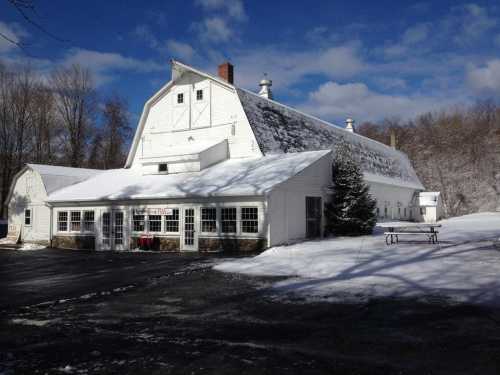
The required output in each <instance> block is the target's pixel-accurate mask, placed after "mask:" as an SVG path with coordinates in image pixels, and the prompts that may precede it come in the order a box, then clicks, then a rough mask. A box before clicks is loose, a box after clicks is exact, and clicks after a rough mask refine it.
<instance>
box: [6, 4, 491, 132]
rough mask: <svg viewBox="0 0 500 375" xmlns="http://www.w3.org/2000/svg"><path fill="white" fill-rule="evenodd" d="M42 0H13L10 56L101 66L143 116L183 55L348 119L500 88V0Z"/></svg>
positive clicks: (453, 102) (105, 88)
mask: <svg viewBox="0 0 500 375" xmlns="http://www.w3.org/2000/svg"><path fill="white" fill-rule="evenodd" d="M312 4H313V3H312V2H306V1H272V2H271V1H255V0H254V1H248V2H245V1H242V0H232V1H229V0H184V1H174V0H170V1H132V0H129V1H102V0H101V1H90V0H87V1H80V2H76V1H63V0H52V1H41V0H40V1H37V2H36V7H37V8H36V9H37V15H35V16H34V19H36V20H37V21H38V22H40V23H41V24H43V25H44V27H45V28H46V29H48V30H49V31H50V32H51V33H53V34H55V35H57V36H59V37H61V38H64V39H67V40H68V41H67V42H59V41H56V40H54V39H52V38H50V37H48V36H47V35H45V34H43V33H41V32H40V31H39V30H37V29H36V28H34V27H32V26H31V25H29V24H27V23H26V22H24V21H23V19H22V18H21V17H20V16H19V14H18V13H16V11H15V10H14V9H12V8H11V6H10V5H9V4H8V3H7V1H4V2H2V3H1V5H0V32H1V33H2V34H4V35H8V36H9V37H10V38H11V39H14V40H16V41H19V42H21V43H23V44H25V49H26V50H27V51H28V53H29V56H27V55H26V54H25V53H23V52H22V51H21V50H19V48H17V47H15V46H13V45H12V44H9V43H8V42H6V41H5V40H2V39H0V59H1V60H3V61H4V62H6V63H10V64H18V63H19V62H21V61H22V60H30V61H31V64H32V65H33V67H35V68H36V69H37V70H39V71H40V72H41V73H42V74H46V73H47V72H49V71H50V69H52V68H53V67H56V66H61V65H67V64H71V63H80V64H82V65H84V66H87V67H89V68H90V69H91V70H92V71H93V73H94V75H95V82H96V84H97V86H98V88H99V92H101V93H102V94H107V93H111V92H117V93H119V94H121V95H122V96H123V97H125V98H126V99H127V100H128V102H129V104H130V111H131V113H132V114H133V117H134V118H133V120H134V121H136V120H137V118H138V116H139V115H140V112H141V110H142V105H143V103H144V102H145V101H146V100H147V99H148V98H149V97H150V96H151V95H152V94H153V93H154V92H155V91H156V90H157V89H158V88H159V87H161V86H162V85H163V84H164V83H165V82H167V81H168V80H169V78H170V70H169V69H170V66H169V63H168V61H169V59H170V58H176V59H179V60H180V61H183V62H185V63H188V64H192V65H194V66H196V67H198V68H200V69H203V70H206V71H209V72H211V73H215V71H216V66H217V65H218V64H219V63H220V62H222V61H223V60H225V59H229V60H230V61H231V62H232V63H233V64H234V65H235V80H236V84H237V85H239V86H242V87H245V88H248V89H251V90H257V88H258V87H257V84H258V81H259V79H260V78H261V77H262V74H263V73H264V72H266V73H268V75H269V77H270V78H271V79H272V80H273V83H274V86H273V88H274V93H275V98H276V99H277V100H278V101H281V102H283V103H286V104H290V105H293V106H296V107H298V108H300V109H302V110H305V111H307V112H310V113H312V114H315V115H317V116H320V117H322V118H324V119H327V120H331V121H334V122H336V123H339V124H341V123H343V121H344V119H345V118H347V117H353V118H354V119H355V120H356V121H357V122H358V123H359V122H363V121H370V120H371V121H377V120H381V119H383V118H394V117H400V118H411V117H413V116H415V115H417V114H419V113H422V112H425V111H429V110H439V109H441V108H450V107H453V106H462V105H464V104H469V103H474V102H475V101H477V100H478V99H484V98H495V99H498V98H500V4H499V3H498V2H494V1H477V2H460V1H432V2H431V1H429V2H412V1H377V2H374V1H349V2H345V1H325V2H314V6H313V5H312Z"/></svg>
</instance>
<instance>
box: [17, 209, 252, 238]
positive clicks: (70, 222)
mask: <svg viewBox="0 0 500 375" xmlns="http://www.w3.org/2000/svg"><path fill="white" fill-rule="evenodd" d="M27 211H29V210H27ZM258 213H259V212H258V208H257V207H242V208H241V217H240V221H241V232H242V233H257V232H258V231H259V215H258ZM27 218H29V219H30V220H31V216H30V214H29V215H28V216H27V215H26V213H25V221H27ZM200 223H201V231H202V232H203V233H216V232H217V208H215V207H203V208H201V218H200ZM162 224H163V228H162ZM219 225H220V230H221V232H222V233H236V229H237V210H236V207H224V208H221V209H220V222H219ZM57 229H58V231H59V232H68V231H69V232H94V229H95V214H94V211H59V212H58V217H57ZM132 230H133V231H134V232H146V231H148V232H155V233H158V232H166V233H179V209H178V208H174V209H172V213H171V214H170V215H145V214H134V215H132Z"/></svg>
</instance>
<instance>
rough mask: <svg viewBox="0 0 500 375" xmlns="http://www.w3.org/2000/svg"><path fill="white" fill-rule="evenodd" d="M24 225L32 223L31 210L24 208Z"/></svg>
mask: <svg viewBox="0 0 500 375" xmlns="http://www.w3.org/2000/svg"><path fill="white" fill-rule="evenodd" d="M24 225H31V210H24Z"/></svg>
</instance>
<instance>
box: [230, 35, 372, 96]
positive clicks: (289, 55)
mask: <svg viewBox="0 0 500 375" xmlns="http://www.w3.org/2000/svg"><path fill="white" fill-rule="evenodd" d="M358 48H359V47H358V44H357V43H351V44H347V45H342V46H336V47H330V48H326V49H320V50H308V51H301V52H296V51H285V50H283V49H280V48H278V47H275V46H268V47H262V48H259V49H256V50H251V51H248V50H246V51H240V52H236V53H234V54H233V56H232V57H233V59H232V61H233V63H234V64H235V79H236V81H237V83H238V85H240V86H243V87H248V88H252V89H253V88H255V87H256V86H257V84H258V82H259V80H260V79H261V78H262V74H263V73H267V74H268V75H269V77H270V78H271V79H272V80H273V81H274V83H275V85H276V86H277V87H279V88H280V89H284V88H289V87H290V86H292V85H294V84H296V83H298V82H299V81H301V80H302V79H304V78H305V77H307V76H308V75H315V74H318V75H324V76H326V77H328V78H347V77H352V76H354V75H356V74H357V73H359V72H361V71H362V70H363V69H364V63H363V61H362V60H361V59H360V57H359V55H358Z"/></svg>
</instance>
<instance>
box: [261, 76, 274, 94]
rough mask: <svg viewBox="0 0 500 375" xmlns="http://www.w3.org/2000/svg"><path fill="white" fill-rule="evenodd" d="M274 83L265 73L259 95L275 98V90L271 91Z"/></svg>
mask: <svg viewBox="0 0 500 375" xmlns="http://www.w3.org/2000/svg"><path fill="white" fill-rule="evenodd" d="M272 85H273V81H271V80H270V79H267V73H264V77H263V78H262V79H261V80H260V83H259V86H260V91H259V95H260V96H262V97H263V98H266V99H272V98H273V92H272V91H271V86H272Z"/></svg>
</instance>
